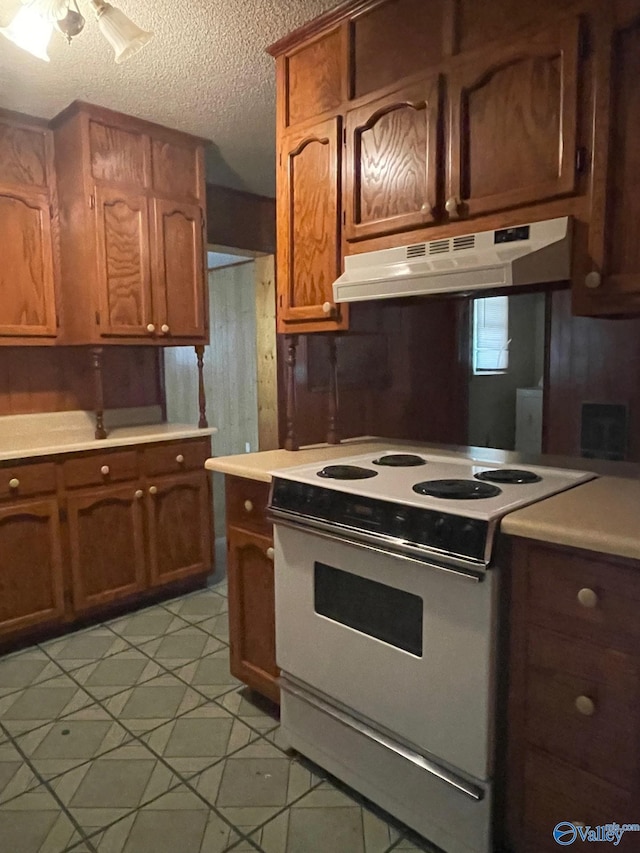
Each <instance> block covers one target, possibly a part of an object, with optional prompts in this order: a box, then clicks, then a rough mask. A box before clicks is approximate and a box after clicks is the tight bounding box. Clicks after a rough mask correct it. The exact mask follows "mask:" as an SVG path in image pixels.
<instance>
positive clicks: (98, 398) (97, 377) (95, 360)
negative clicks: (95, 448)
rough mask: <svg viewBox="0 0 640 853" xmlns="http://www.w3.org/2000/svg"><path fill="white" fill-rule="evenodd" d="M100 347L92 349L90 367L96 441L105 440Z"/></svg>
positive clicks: (101, 350)
mask: <svg viewBox="0 0 640 853" xmlns="http://www.w3.org/2000/svg"><path fill="white" fill-rule="evenodd" d="M103 352H104V350H103V349H102V347H92V349H91V366H92V368H93V389H94V408H95V413H96V432H95V436H96V438H98V439H102V438H106V437H107V431H106V430H105V428H104V385H103V382H102V354H103Z"/></svg>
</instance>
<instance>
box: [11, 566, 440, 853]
mask: <svg viewBox="0 0 640 853" xmlns="http://www.w3.org/2000/svg"><path fill="white" fill-rule="evenodd" d="M228 637H229V634H228V621H227V601H226V586H225V584H224V583H218V584H216V585H213V586H211V587H210V588H208V589H206V590H201V591H198V592H195V593H192V594H190V595H186V596H182V597H180V598H177V599H174V600H173V601H168V602H164V603H163V604H161V605H154V606H153V607H149V608H147V609H145V610H140V611H138V612H136V613H132V614H129V615H126V616H123V617H120V618H118V619H114V620H112V621H110V622H106V623H104V624H101V625H98V626H96V627H92V628H88V629H86V630H83V631H78V632H76V633H74V634H71V635H69V636H65V637H62V638H59V639H56V640H52V641H49V642H45V643H42V644H41V645H39V646H34V647H32V648H29V649H26V650H23V651H21V652H17V653H16V654H13V655H9V656H6V657H4V658H0V851H7V853H63V851H70V853H71V851H75V853H89V851H91V852H92V853H222V851H225V850H237V851H252V850H258V851H260V850H261V851H264V853H386V851H390V850H394V851H395V850H397V851H407V850H418V849H425V850H426V849H428V848H427V847H424V846H421V845H420V843H419V841H418V840H417V839H416V838H414V837H412V836H411V834H410V833H409V832H408V831H407V830H406V828H404V827H402V826H401V825H400V824H397V823H395V822H394V821H393V820H392V819H391V818H389V816H388V815H385V814H384V813H382V812H380V811H379V810H377V809H375V807H373V806H372V805H371V804H370V803H367V802H366V801H364V800H362V799H361V798H359V797H358V796H357V795H356V794H354V793H353V792H351V791H349V790H348V789H346V788H345V787H344V786H342V785H340V783H338V782H337V781H336V780H334V779H331V778H330V777H328V776H327V774H325V773H323V772H322V771H321V770H320V769H319V768H318V767H315V766H314V765H312V764H311V763H310V762H308V761H306V760H305V759H303V758H301V757H299V756H291V755H289V754H287V753H286V752H284V751H283V750H282V749H281V748H280V745H279V739H278V736H277V730H278V721H277V716H276V715H275V709H274V708H273V707H272V706H271V705H270V704H269V703H267V702H266V700H265V701H261V700H260V697H257V696H255V694H251V693H250V692H249V691H247V690H246V689H245V688H243V687H241V686H240V685H239V683H238V682H237V681H236V680H235V679H234V678H233V677H232V676H231V675H230V673H229V650H228V645H227V643H228Z"/></svg>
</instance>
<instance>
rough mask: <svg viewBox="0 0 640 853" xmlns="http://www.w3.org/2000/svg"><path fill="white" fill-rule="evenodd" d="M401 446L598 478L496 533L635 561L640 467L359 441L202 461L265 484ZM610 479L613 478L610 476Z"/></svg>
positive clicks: (515, 516)
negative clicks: (304, 468)
mask: <svg viewBox="0 0 640 853" xmlns="http://www.w3.org/2000/svg"><path fill="white" fill-rule="evenodd" d="M394 446H395V447H398V446H402V447H403V448H404V449H410V450H415V451H416V452H423V453H424V452H429V451H431V452H438V453H440V454H441V453H443V452H444V453H454V454H459V453H462V454H464V455H465V456H471V457H473V458H476V459H481V460H483V461H493V462H510V463H512V464H519V465H526V464H527V463H528V464H530V465H534V464H538V465H549V466H554V467H565V468H574V469H578V470H586V471H594V472H596V473H598V474H599V475H600V476H599V477H598V478H597V479H595V480H592V481H590V482H588V483H584V484H581V485H579V486H577V487H575V488H573V489H569V490H568V491H566V492H562V493H561V494H558V495H553V496H552V497H550V498H546V499H545V500H542V501H539V502H538V503H536V504H532V505H531V506H529V507H524V509H519V510H516V511H514V512H512V513H509V514H508V515H506V516H505V517H504V518H503V520H502V522H501V530H502V532H503V533H507V534H509V535H512V536H522V537H525V538H528V539H536V540H539V541H541V542H549V543H553V544H558V545H567V546H570V547H575V548H584V549H586V550H591V551H597V552H600V553H603V554H611V555H614V556H619V557H629V558H631V559H637V560H640V466H639V465H636V464H628V463H607V462H600V461H596V460H591V459H578V458H566V457H557V456H544V457H533V456H523V455H522V454H519V453H512V452H509V451H502V450H492V449H488V448H478V447H457V446H447V445H438V444H431V445H426V444H421V443H419V442H408V441H399V440H397V439H384V438H375V437H371V436H365V437H362V438H354V439H348V440H346V441H344V442H343V443H342V444H339V445H326V444H322V445H314V446H311V447H305V448H303V449H301V450H297V451H293V452H292V451H289V450H265V451H261V452H258V453H246V454H239V455H237V456H223V457H218V458H213V459H208V460H207V462H206V463H205V467H206V468H207V469H208V470H210V471H218V472H220V473H223V474H232V475H234V476H236V477H247V478H248V479H251V480H260V481H262V482H265V483H269V482H271V472H272V471H276V470H278V469H279V468H288V467H294V466H297V465H306V464H311V463H313V462H318V463H323V462H330V461H332V460H335V459H340V458H343V457H345V456H356V455H358V454H361V453H368V452H375V451H378V450H381V449H384V448H392V447H394ZM612 475H613V476H612Z"/></svg>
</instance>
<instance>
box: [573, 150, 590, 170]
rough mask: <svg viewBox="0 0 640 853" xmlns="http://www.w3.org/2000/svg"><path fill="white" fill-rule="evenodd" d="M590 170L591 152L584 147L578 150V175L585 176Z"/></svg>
mask: <svg viewBox="0 0 640 853" xmlns="http://www.w3.org/2000/svg"><path fill="white" fill-rule="evenodd" d="M588 169H589V152H588V151H587V149H586V148H585V147H584V146H580V148H578V149H577V150H576V172H577V174H578V175H584V173H585V172H587V171H588Z"/></svg>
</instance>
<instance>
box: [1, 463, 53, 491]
mask: <svg viewBox="0 0 640 853" xmlns="http://www.w3.org/2000/svg"><path fill="white" fill-rule="evenodd" d="M55 490H56V466H55V464H54V463H53V462H38V463H35V464H34V465H24V464H19V465H13V466H11V465H9V466H6V467H5V466H3V467H2V468H0V500H5V499H11V498H26V497H30V496H31V495H45V494H51V493H52V492H55Z"/></svg>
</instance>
